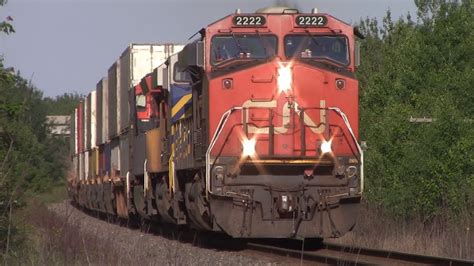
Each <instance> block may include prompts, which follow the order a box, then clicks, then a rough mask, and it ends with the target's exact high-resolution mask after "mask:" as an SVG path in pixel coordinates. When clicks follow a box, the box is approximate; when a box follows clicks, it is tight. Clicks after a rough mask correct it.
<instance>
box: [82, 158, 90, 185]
mask: <svg viewBox="0 0 474 266" xmlns="http://www.w3.org/2000/svg"><path fill="white" fill-rule="evenodd" d="M83 155H84V178H85V180H87V179H89V152H88V151H86V152H84V154H83Z"/></svg>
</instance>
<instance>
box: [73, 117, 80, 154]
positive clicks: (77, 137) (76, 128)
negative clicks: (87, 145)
mask: <svg viewBox="0 0 474 266" xmlns="http://www.w3.org/2000/svg"><path fill="white" fill-rule="evenodd" d="M74 124H75V125H74V146H75V147H74V154H78V153H79V134H78V132H79V131H78V130H79V121H78V120H77V108H76V109H74Z"/></svg>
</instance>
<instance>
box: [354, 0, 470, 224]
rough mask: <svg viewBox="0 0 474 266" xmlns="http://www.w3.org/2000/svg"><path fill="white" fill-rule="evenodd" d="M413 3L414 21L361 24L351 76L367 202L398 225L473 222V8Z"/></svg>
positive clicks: (387, 19) (466, 3) (445, 3)
mask: <svg viewBox="0 0 474 266" xmlns="http://www.w3.org/2000/svg"><path fill="white" fill-rule="evenodd" d="M415 3H416V5H417V7H418V12H417V14H416V18H413V17H412V16H411V15H410V14H408V15H407V16H406V17H404V18H400V19H398V20H396V21H394V20H393V19H392V18H391V13H390V12H387V14H386V16H385V17H384V19H383V21H382V23H379V21H377V20H376V19H366V20H364V21H361V22H360V25H359V27H360V29H361V31H362V32H363V33H364V34H365V35H366V36H367V38H366V39H365V40H364V41H362V44H361V54H362V63H361V66H360V68H359V71H358V78H359V81H360V89H361V92H360V115H361V117H360V120H361V121H360V129H361V138H362V139H364V140H367V141H368V150H367V151H366V162H365V163H366V169H367V173H366V175H367V188H368V189H367V193H366V197H367V199H368V201H369V202H370V203H372V204H374V205H378V206H382V207H383V208H384V209H388V210H389V211H390V212H392V213H395V214H397V215H400V216H404V217H410V216H413V215H419V216H420V217H421V218H423V219H424V220H430V219H433V218H435V217H439V216H443V217H445V218H446V217H451V218H453V217H458V216H459V215H466V214H467V215H470V216H471V217H472V215H473V213H472V212H473V208H474V204H473V202H474V124H473V115H474V91H473V84H474V75H473V74H474V73H473V71H474V69H473V61H474V33H473V31H474V19H473V14H474V13H473V6H472V3H471V1H441V0H437V1H427V0H416V1H415ZM410 118H430V119H426V120H421V121H425V122H428V123H414V122H416V121H417V120H415V119H410ZM429 121H431V122H429Z"/></svg>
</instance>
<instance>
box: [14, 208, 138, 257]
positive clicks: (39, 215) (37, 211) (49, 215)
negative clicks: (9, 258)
mask: <svg viewBox="0 0 474 266" xmlns="http://www.w3.org/2000/svg"><path fill="white" fill-rule="evenodd" d="M71 208H72V207H71ZM71 211H72V210H71ZM27 215H28V217H27V218H28V223H29V224H30V225H32V226H33V228H34V230H32V232H31V234H30V235H29V241H30V244H29V245H28V248H27V249H26V250H24V251H23V252H24V253H25V256H22V258H21V260H20V261H19V262H21V263H26V264H31V265H123V264H127V265H128V264H131V263H130V262H129V261H126V260H124V258H123V256H120V254H117V252H116V251H115V250H111V249H109V248H107V247H108V246H110V245H112V244H113V243H112V239H110V238H104V237H102V236H100V234H90V233H85V232H84V231H83V230H81V229H80V227H79V226H78V225H77V224H75V223H74V222H71V221H69V219H68V215H66V216H58V215H56V214H55V213H53V212H51V211H50V210H48V209H47V207H46V206H45V205H44V204H42V203H37V204H34V206H31V208H29V212H28V214H27Z"/></svg>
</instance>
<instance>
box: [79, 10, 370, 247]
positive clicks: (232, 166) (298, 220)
mask: <svg viewBox="0 0 474 266" xmlns="http://www.w3.org/2000/svg"><path fill="white" fill-rule="evenodd" d="M199 34H200V38H199V39H198V40H196V41H194V42H192V43H190V44H188V45H186V46H184V48H183V49H182V50H181V51H179V52H178V53H172V51H166V52H165V53H164V54H166V57H167V58H166V61H165V62H164V63H163V64H160V65H158V66H157V67H156V68H154V69H153V71H152V72H151V73H149V74H146V75H145V73H143V74H144V75H145V76H144V77H143V78H142V79H141V80H137V79H135V78H134V77H133V75H132V74H131V73H128V72H134V71H133V69H132V71H130V68H129V67H128V64H130V62H134V60H133V59H130V56H129V53H125V52H124V54H126V56H125V58H127V60H128V61H127V60H125V61H124V60H122V58H121V60H119V61H118V62H117V63H116V64H114V66H113V67H112V68H111V69H109V76H108V84H106V82H105V80H103V81H101V82H100V83H99V85H100V86H98V89H97V92H96V93H97V96H96V98H97V99H96V100H90V99H89V98H94V95H92V94H91V95H90V96H89V97H88V99H89V100H87V101H85V102H84V103H81V105H80V106H79V108H78V109H77V110H76V113H79V114H80V115H77V114H76V116H75V117H76V119H74V120H73V121H74V124H73V126H74V127H75V129H76V130H74V131H73V132H76V137H75V138H72V139H73V145H74V147H75V149H74V150H75V153H74V155H73V160H74V162H75V166H76V173H77V178H76V179H74V180H72V181H71V185H70V192H71V197H73V199H74V200H75V201H76V202H77V203H78V204H79V205H81V206H85V207H86V208H90V209H93V210H97V211H101V212H106V213H109V214H112V215H118V216H120V217H123V218H130V217H132V216H133V217H136V216H140V217H142V218H143V219H149V220H160V221H164V222H168V223H174V224H180V225H187V226H190V227H193V228H196V229H198V230H207V231H219V232H224V233H226V234H228V235H231V236H233V237H236V238H267V237H271V238H323V237H339V236H341V235H343V234H344V233H346V232H348V231H350V230H351V229H352V228H353V227H354V225H355V220H356V217H357V213H358V207H359V204H360V199H361V196H362V192H363V181H364V180H363V153H362V150H361V148H360V146H359V144H358V82H357V80H356V79H355V76H354V72H355V71H356V67H357V62H358V49H357V45H356V41H355V39H356V36H357V35H358V33H357V30H355V29H354V28H353V27H352V26H350V25H348V24H346V23H344V22H342V21H340V20H338V19H336V18H334V17H332V16H330V15H328V14H321V13H317V12H316V11H315V10H313V12H312V13H299V12H298V10H296V9H290V8H285V7H271V8H265V9H261V10H258V11H257V12H255V13H249V14H242V13H240V12H236V13H235V14H231V15H229V16H226V17H224V18H222V19H220V20H218V21H216V22H214V23H212V24H210V25H209V26H207V27H205V28H203V29H202V30H201V31H200V32H199ZM166 47H168V48H166V49H169V47H170V46H166ZM166 49H165V50H166ZM129 50H130V49H129ZM124 54H123V55H122V57H124ZM132 54H133V53H132ZM152 54H153V53H152ZM136 58H140V57H138V56H137V57H136ZM136 58H135V59H136ZM118 65H121V66H120V70H117V66H118ZM122 68H125V69H126V70H123V69H122ZM114 69H115V70H114ZM127 71H128V72H127ZM114 73H115V74H114ZM118 73H119V74H120V77H119V75H118ZM126 77H131V78H126ZM127 82H128V83H127ZM114 84H115V85H114ZM117 84H120V86H118V85H117ZM105 88H107V89H105ZM128 88H131V89H128ZM106 91H108V92H106ZM114 97H115V98H114ZM116 98H120V100H118V99H117V100H115V99H116ZM106 99H108V102H107V101H106ZM94 101H95V103H96V107H95V109H96V113H95V116H96V117H101V118H102V119H100V118H99V119H97V118H96V119H95V120H96V122H95V125H96V127H97V129H96V130H95V134H97V135H99V134H101V136H97V137H95V145H93V144H92V143H91V145H90V147H89V148H88V147H79V148H78V146H81V145H82V146H83V142H85V143H87V138H88V136H89V138H90V135H91V134H94V132H93V131H94V130H92V129H90V130H89V131H88V130H87V128H88V126H87V125H88V124H91V125H92V126H91V127H93V126H94V117H93V116H94V107H93V106H92V102H94ZM112 102H114V103H112ZM83 105H84V106H86V108H84V111H83V110H82V109H81V108H82V106H83ZM88 105H91V106H92V107H89V108H87V106H88ZM114 108H115V109H114ZM87 110H89V112H90V113H91V114H88V113H87ZM124 110H125V111H124ZM106 111H108V117H106V116H104V112H106ZM83 112H84V115H83V114H82V113H83ZM99 113H100V114H99ZM115 113H117V115H116V116H120V118H117V117H115V118H111V116H112V114H114V115H115ZM82 117H84V118H82ZM88 117H90V118H89V120H88V121H86V122H85V124H87V125H86V126H84V125H85V124H84V121H85V120H87V118H88ZM106 120H107V121H106ZM111 120H112V122H111ZM117 121H118V122H117ZM120 121H122V123H120ZM123 121H124V122H123ZM116 124H117V125H116ZM107 126H108V131H109V132H108V133H107V134H105V131H107V130H104V128H105V127H107ZM99 128H100V129H99ZM111 129H113V130H111ZM81 130H82V131H81ZM111 131H114V132H115V133H111ZM81 132H85V133H81ZM99 132H100V133H99ZM105 135H106V136H105ZM83 140H84V141H83ZM81 156H82V157H83V158H84V159H81ZM83 161H88V163H84V162H83ZM114 162H116V163H114ZM81 167H82V168H81ZM84 169H86V170H84ZM87 169H88V170H87Z"/></svg>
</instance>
